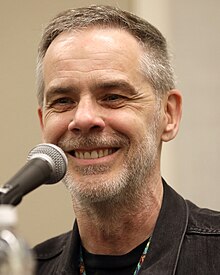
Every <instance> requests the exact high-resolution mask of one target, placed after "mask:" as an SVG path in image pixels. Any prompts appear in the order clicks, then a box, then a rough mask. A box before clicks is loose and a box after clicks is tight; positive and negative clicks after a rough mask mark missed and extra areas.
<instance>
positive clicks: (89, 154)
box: [73, 148, 118, 159]
mask: <svg viewBox="0 0 220 275" xmlns="http://www.w3.org/2000/svg"><path fill="white" fill-rule="evenodd" d="M117 150H118V149H116V148H109V149H107V148H106V149H98V150H91V151H81V150H75V151H74V153H73V156H74V157H75V158H78V159H98V158H103V157H106V156H109V155H112V154H113V153H115V152H116V151H117Z"/></svg>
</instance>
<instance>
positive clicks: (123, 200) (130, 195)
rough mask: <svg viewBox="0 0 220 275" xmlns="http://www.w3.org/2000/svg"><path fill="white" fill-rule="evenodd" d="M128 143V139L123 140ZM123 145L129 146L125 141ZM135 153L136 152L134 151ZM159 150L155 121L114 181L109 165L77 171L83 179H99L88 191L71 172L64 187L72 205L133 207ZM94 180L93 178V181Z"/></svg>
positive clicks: (150, 173) (91, 181)
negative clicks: (73, 203)
mask: <svg viewBox="0 0 220 275" xmlns="http://www.w3.org/2000/svg"><path fill="white" fill-rule="evenodd" d="M123 139H124V140H125V139H126V138H125V137H123ZM124 143H126V144H129V141H128V140H126V141H124ZM133 151H134V150H133ZM157 156H158V149H157V144H156V120H155V123H154V125H153V126H152V128H151V129H149V131H148V134H147V136H145V137H144V139H143V141H142V142H141V143H139V144H137V146H136V148H135V151H134V152H132V153H131V152H130V154H129V152H127V153H126V156H125V159H126V162H124V163H123V166H122V168H121V170H120V172H119V173H118V174H117V175H115V176H114V177H113V178H110V179H109V178H107V177H106V176H105V172H108V171H109V169H110V167H108V166H107V165H96V166H87V167H84V168H82V167H78V168H77V170H78V172H80V174H81V175H82V177H83V176H87V178H89V177H88V176H89V175H91V176H92V175H97V176H98V180H97V182H94V180H93V179H91V180H90V179H88V180H87V182H86V187H85V186H83V187H82V185H81V184H80V182H78V181H76V179H74V178H73V176H72V175H71V172H70V171H68V172H67V174H66V176H65V178H64V183H65V185H66V187H67V189H68V190H69V192H70V194H71V196H72V199H73V201H76V200H77V202H78V203H79V204H81V205H88V204H90V205H91V204H96V203H102V202H105V203H108V204H109V205H112V206H113V205H115V203H118V204H123V205H124V204H130V203H131V201H135V200H136V199H137V197H139V195H140V193H142V187H143V185H145V184H147V181H148V179H149V178H150V176H151V175H152V173H153V171H154V168H155V166H156V163H157ZM91 178H92V177H91Z"/></svg>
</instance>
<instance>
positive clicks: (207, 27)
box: [0, 0, 220, 246]
mask: <svg viewBox="0 0 220 275" xmlns="http://www.w3.org/2000/svg"><path fill="white" fill-rule="evenodd" d="M88 4H108V5H113V6H118V7H120V8H122V9H125V10H128V11H131V12H134V13H136V14H137V15H140V16H142V17H144V18H145V19H147V20H148V21H149V22H151V23H152V24H153V25H155V26H156V27H158V28H159V29H160V31H161V32H162V33H163V34H164V36H165V37H166V38H167V40H168V44H169V48H170V50H171V52H172V55H173V65H174V68H175V71H176V75H177V87H178V89H179V90H181V92H182V94H183V99H184V102H183V118H182V124H181V128H180V131H179V134H178V136H177V138H176V139H175V140H174V141H172V142H170V143H167V144H164V148H163V151H164V152H163V161H162V174H163V176H164V177H165V179H166V180H167V181H168V183H169V184H170V185H171V186H172V187H174V188H175V189H176V190H177V191H178V192H179V193H180V194H182V196H184V197H185V198H187V199H190V200H192V201H194V202H195V203H196V204H198V205H200V206H202V207H209V208H213V209H216V210H217V209H218V210H220V200H219V193H220V176H219V170H220V162H219V158H218V156H219V155H220V142H219V136H220V126H219V122H220V108H219V104H220V103H219V102H220V91H219V76H220V32H219V28H220V1H219V0H209V1H207V0H193V1H191V0H185V1H182V0H140V1H138V0H133V1H132V0H123V1H122V0H120V1H83V0H80V1H73V0H63V1H60V0H53V1H51V0H44V1H42V0H39V1H35V0H20V1H14V0H7V1H1V4H0V6H1V8H0V26H1V30H0V81H1V108H0V119H1V139H0V167H1V168H0V169H1V173H0V184H1V185H3V184H4V183H5V182H6V181H7V180H8V179H9V178H11V177H12V176H13V175H14V174H15V173H16V172H17V171H18V170H19V169H20V168H21V167H22V166H23V165H24V164H25V162H26V157H27V155H28V152H29V151H30V150H31V149H32V148H33V147H34V146H35V145H36V144H38V143H40V142H41V133H40V127H39V123H38V117H37V100H36V96H35V94H36V86H35V61H36V53H37V47H38V42H39V40H40V37H41V33H42V30H43V28H44V26H45V25H46V24H47V23H48V21H49V20H50V19H51V18H52V17H53V16H54V15H56V14H57V13H58V12H60V11H62V10H65V9H68V8H75V7H80V6H86V5H88ZM18 211H19V230H20V231H21V233H22V234H23V236H24V237H25V238H26V239H27V240H28V242H29V243H30V245H31V246H32V245H35V244H36V243H38V242H41V241H43V240H45V239H47V238H49V237H52V236H55V235H57V234H60V233H62V232H64V231H67V230H70V229H71V227H72V224H73V220H74V213H73V210H72V205H71V199H70V196H69V194H68V192H67V191H66V189H65V187H64V186H63V184H62V183H58V184H56V185H51V186H42V187H40V188H38V189H37V190H35V191H33V192H32V193H30V194H29V195H27V196H26V197H25V198H24V199H23V201H22V202H21V204H20V205H19V206H18Z"/></svg>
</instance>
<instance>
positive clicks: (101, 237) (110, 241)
mask: <svg viewBox="0 0 220 275" xmlns="http://www.w3.org/2000/svg"><path fill="white" fill-rule="evenodd" d="M162 197H163V187H162V181H161V179H159V180H158V181H157V182H153V183H152V184H149V185H148V189H147V190H142V191H141V194H140V192H139V193H138V196H133V198H132V199H131V200H126V201H123V200H118V201H117V203H116V202H114V203H113V202H112V201H109V202H106V201H105V202H97V203H90V204H89V205H88V204H86V205H81V204H79V203H76V202H74V210H75V214H76V218H77V223H78V227H79V233H80V237H81V241H82V245H83V246H84V248H85V249H86V250H87V251H89V252H90V253H94V254H100V255H101V254H103V255H104V254H105V255H123V254H126V253H128V252H130V251H131V250H132V249H134V248H135V247H137V246H138V245H139V244H141V243H142V242H143V241H145V240H146V239H147V238H149V237H150V236H151V234H152V232H153V230H154V227H155V224H156V221H157V218H158V214H159V211H160V208H161V203H162Z"/></svg>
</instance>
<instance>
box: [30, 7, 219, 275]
mask: <svg viewBox="0 0 220 275" xmlns="http://www.w3.org/2000/svg"><path fill="white" fill-rule="evenodd" d="M37 73H38V75H37V77H38V100H39V110H38V112H39V118H40V123H41V128H42V133H43V139H44V141H45V142H50V143H54V144H56V145H58V146H60V147H61V148H62V149H63V150H64V152H65V153H66V156H67V158H68V163H69V164H68V172H67V174H66V176H65V179H64V183H65V185H66V186H67V188H68V190H69V191H70V194H71V197H72V202H73V209H74V212H75V216H76V221H75V224H74V228H73V230H72V231H71V232H68V233H66V234H63V235H60V236H58V237H56V238H53V239H51V240H48V241H46V242H44V243H43V244H40V245H38V246H37V247H36V248H35V252H36V254H37V260H38V274H41V275H43V274H88V275H90V274H100V275H104V274H117V275H120V274H126V275H129V274H163V275H164V274H217V273H215V271H216V272H217V270H218V271H219V262H220V261H219V240H220V228H219V223H220V218H219V217H220V216H219V214H218V213H215V212H213V211H210V210H201V209H199V208H197V207H196V206H194V205H193V204H192V203H190V202H187V201H185V200H184V199H183V198H182V197H180V196H179V195H178V194H177V193H175V191H174V190H172V189H171V188H170V187H169V186H168V185H167V184H166V183H165V181H164V180H163V179H162V178H161V173H160V158H161V149H162V142H167V141H170V140H172V139H173V138H174V137H175V136H176V134H177V132H178V128H179V122H180V118H181V94H180V92H179V91H178V90H176V89H175V85H174V81H173V73H172V68H171V66H170V63H169V58H168V53H167V49H166V41H165V39H164V37H163V36H162V34H161V33H160V32H159V31H158V30H157V29H155V28H154V27H153V26H152V25H150V24H149V23H148V22H146V21H144V20H143V19H141V18H138V17H136V16H135V15H132V14H130V13H128V12H125V11H121V10H118V9H115V8H113V7H107V6H91V7H88V8H80V9H75V10H68V11H65V12H63V13H61V14H59V15H58V16H57V17H55V18H54V19H53V20H52V21H51V22H50V24H49V25H48V26H47V28H46V29H45V32H44V34H43V37H42V41H41V43H40V47H39V56H38V68H37ZM214 216H215V217H214ZM198 248H199V249H198ZM217 252H218V253H217ZM217 254H218V255H217ZM214 255H215V257H214ZM186 263H187V265H186ZM201 268H202V269H201ZM199 270H203V271H204V273H199ZM203 271H202V272H203Z"/></svg>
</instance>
